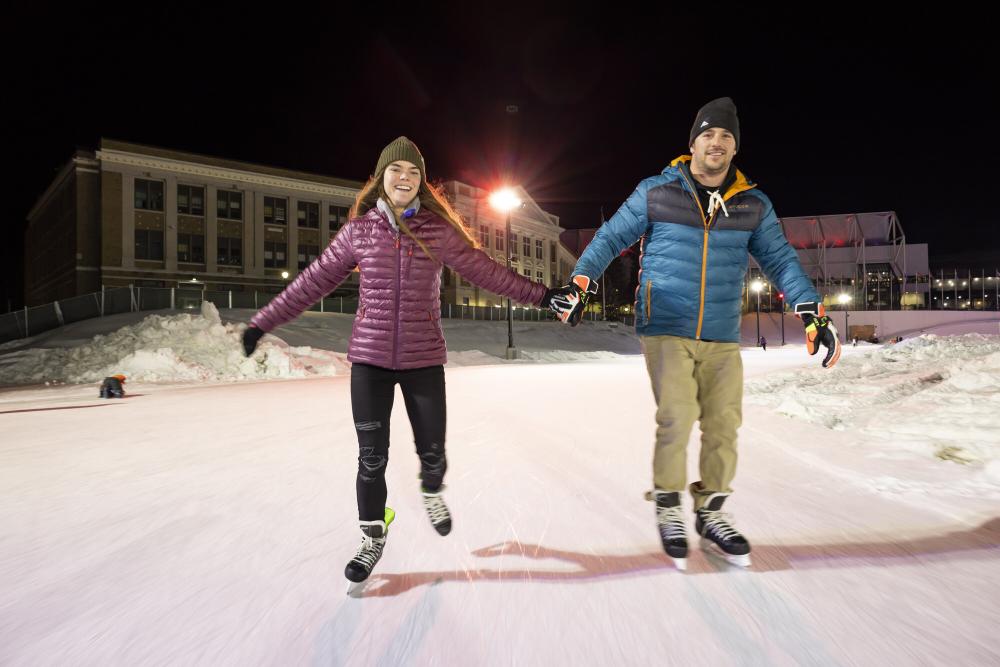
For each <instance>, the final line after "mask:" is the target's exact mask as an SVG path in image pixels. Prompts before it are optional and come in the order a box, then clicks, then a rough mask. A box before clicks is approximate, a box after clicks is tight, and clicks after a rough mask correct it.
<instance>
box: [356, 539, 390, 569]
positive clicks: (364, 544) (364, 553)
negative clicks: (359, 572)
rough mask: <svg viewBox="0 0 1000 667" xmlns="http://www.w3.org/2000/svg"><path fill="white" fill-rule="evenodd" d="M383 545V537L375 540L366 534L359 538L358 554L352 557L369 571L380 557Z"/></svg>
mask: <svg viewBox="0 0 1000 667" xmlns="http://www.w3.org/2000/svg"><path fill="white" fill-rule="evenodd" d="M384 544H385V538H384V537H377V538H376V537H372V536H371V535H367V534H366V535H365V536H364V537H363V538H361V546H360V547H358V553H357V554H355V555H354V560H355V561H356V562H358V563H361V564H362V565H364V566H365V568H366V569H369V570H370V569H371V568H372V567H374V566H375V562H376V561H377V560H378V559H379V556H381V555H382V545H384Z"/></svg>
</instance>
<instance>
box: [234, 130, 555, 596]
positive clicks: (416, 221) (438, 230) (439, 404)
mask: <svg viewBox="0 0 1000 667" xmlns="http://www.w3.org/2000/svg"><path fill="white" fill-rule="evenodd" d="M426 174H427V172H426V169H425V165H424V158H423V156H422V155H421V154H420V151H419V150H418V149H417V147H416V145H414V144H413V142H411V141H410V140H409V139H407V138H406V137H399V138H398V139H396V140H395V141H393V142H392V143H390V144H389V145H388V146H386V147H385V148H384V149H383V150H382V154H381V155H380V156H379V159H378V164H377V165H376V167H375V173H374V176H372V178H371V179H370V180H369V181H368V183H367V184H366V185H365V186H364V188H362V190H361V192H360V193H359V194H358V196H357V199H356V200H355V202H354V207H353V208H352V210H351V216H350V221H349V222H348V223H347V224H346V225H345V226H344V228H343V229H341V230H340V232H339V233H338V234H337V236H336V237H335V238H334V239H333V240H332V241H331V242H330V245H329V246H328V247H327V248H326V250H325V251H324V252H323V254H322V255H321V256H320V257H318V258H317V259H316V261H314V262H313V263H312V264H311V265H309V266H308V267H307V268H306V269H305V270H304V271H303V272H302V273H300V274H299V275H298V277H297V278H296V279H295V280H294V281H293V282H292V283H291V284H290V285H289V286H288V287H287V288H285V290H284V291H283V292H282V293H281V294H279V295H278V296H277V297H276V298H275V299H274V300H273V301H271V303H269V304H268V305H267V306H265V307H264V308H262V309H261V310H260V311H259V312H258V313H257V314H256V315H254V317H253V318H252V320H251V323H250V326H249V327H248V328H247V330H246V331H245V332H244V336H243V345H244V350H245V352H246V354H247V356H249V355H250V354H252V352H253V350H254V348H255V347H256V345H257V341H258V340H260V338H261V336H263V335H264V333H265V332H268V331H271V330H273V329H274V328H275V327H277V326H280V325H281V324H284V323H286V322H289V321H291V320H293V319H294V318H296V317H298V316H299V315H300V314H301V313H302V312H303V311H305V310H306V309H307V308H309V307H310V306H311V305H312V304H313V303H315V302H316V301H318V300H319V299H321V298H323V297H324V296H325V295H326V294H328V293H329V292H331V291H332V290H333V289H334V288H336V287H337V285H339V284H340V282H341V281H342V280H344V278H346V277H347V275H348V274H349V273H350V272H351V271H352V270H353V269H354V268H355V267H360V271H361V286H360V290H359V303H358V311H357V315H356V316H355V318H354V328H353V331H352V333H351V340H350V344H349V347H348V353H347V359H348V361H350V362H352V363H353V367H352V370H351V406H352V410H353V413H354V426H355V429H356V431H357V435H358V445H359V447H360V452H359V455H358V476H357V496H358V517H359V520H360V523H361V532H362V534H363V539H362V542H361V546H360V547H359V548H358V551H357V554H356V555H355V556H354V558H352V559H351V561H350V562H349V563H348V564H347V568H346V570H345V575H346V576H347V578H348V579H350V580H351V581H354V582H358V581H364V580H365V579H367V578H368V575H369V574H371V571H372V568H373V567H374V566H375V563H377V562H378V560H379V558H381V556H382V550H383V548H384V546H385V540H386V535H387V534H388V527H389V524H390V523H391V522H392V520H393V518H394V516H395V513H394V512H393V511H392V509H391V508H387V507H386V506H385V500H386V485H385V469H386V464H387V463H388V457H389V415H390V413H391V411H392V402H393V394H394V388H395V385H396V384H397V383H398V384H399V385H400V388H401V390H402V393H403V400H404V402H405V403H406V411H407V415H408V416H409V418H410V425H411V426H412V427H413V436H414V440H415V442H416V447H417V454H418V455H419V457H420V480H421V492H422V494H423V499H424V507H425V509H426V510H427V514H428V516H429V517H430V520H431V524H432V525H433V526H434V528H435V529H436V530H437V532H438V533H440V534H441V535H447V534H448V533H449V532H450V531H451V514H450V513H449V511H448V508H447V506H446V505H445V504H444V501H443V499H442V497H441V492H442V490H443V489H444V485H443V481H444V474H445V470H446V469H447V461H446V458H445V446H444V443H445V415H446V409H445V382H444V363H445V362H446V361H447V353H446V349H445V341H444V335H443V333H442V331H441V298H440V292H441V267H442V266H443V265H447V266H449V267H451V268H453V269H454V270H456V271H457V272H458V273H460V274H461V276H462V277H463V278H464V279H466V280H468V281H470V282H472V283H475V284H476V285H479V286H480V287H482V288H484V289H487V290H489V291H491V292H494V293H496V294H502V295H504V296H508V297H510V298H511V299H513V300H514V301H518V302H520V303H526V304H537V305H540V306H543V307H553V298H556V300H557V302H558V303H562V302H561V300H560V297H561V296H565V295H564V294H563V293H564V292H565V290H563V289H555V290H548V289H546V287H545V285H542V284H540V283H534V282H532V281H530V280H528V279H527V278H524V277H522V276H520V275H518V274H517V273H516V272H515V271H512V270H509V269H507V268H505V267H504V266H502V265H501V264H499V263H497V262H495V261H493V259H491V258H490V256H489V255H487V254H486V253H484V252H483V251H481V250H478V249H477V248H476V247H475V242H474V241H473V239H472V238H471V237H470V236H469V234H468V232H466V230H465V228H464V227H463V226H462V223H461V220H460V218H459V216H458V214H456V213H455V211H454V210H452V208H451V206H450V205H449V204H448V201H447V200H446V199H445V198H444V197H443V196H442V195H441V193H440V192H438V191H437V190H435V189H434V188H433V187H431V186H430V185H428V183H427V176H426ZM554 309H557V308H555V307H554Z"/></svg>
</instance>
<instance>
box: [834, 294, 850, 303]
mask: <svg viewBox="0 0 1000 667" xmlns="http://www.w3.org/2000/svg"><path fill="white" fill-rule="evenodd" d="M837 300H838V301H840V303H850V301H851V295H850V294H841V295H839V296H838V297H837Z"/></svg>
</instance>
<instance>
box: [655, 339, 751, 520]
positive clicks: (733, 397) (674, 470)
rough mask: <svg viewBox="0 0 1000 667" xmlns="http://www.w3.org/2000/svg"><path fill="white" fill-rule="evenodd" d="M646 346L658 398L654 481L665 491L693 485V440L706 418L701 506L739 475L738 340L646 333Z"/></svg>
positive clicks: (740, 366) (740, 391)
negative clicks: (689, 451) (690, 480)
mask: <svg viewBox="0 0 1000 667" xmlns="http://www.w3.org/2000/svg"><path fill="white" fill-rule="evenodd" d="M641 340H642V351H643V354H644V355H645V357H646V368H647V370H648V371H649V379H650V381H651V382H652V385H653V396H654V397H655V398H656V405H657V409H656V449H655V451H654V453H653V484H654V486H655V487H656V488H657V489H660V490H663V491H681V492H683V491H684V489H685V487H686V486H687V444H688V439H689V438H690V436H691V427H692V426H694V422H695V420H700V422H701V456H700V460H699V466H700V471H701V484H700V485H697V486H696V487H694V488H692V494H693V495H694V499H695V509H698V508H700V507H701V506H702V505H703V504H704V502H705V500H706V499H707V498H708V496H710V495H711V494H713V493H731V492H732V489H731V488H729V485H730V483H731V482H732V481H733V477H734V476H735V475H736V431H737V429H739V427H740V423H741V422H742V419H743V360H742V359H741V358H740V346H739V344H738V343H714V342H708V341H699V340H693V339H690V338H679V337H677V336H643V337H642V339H641Z"/></svg>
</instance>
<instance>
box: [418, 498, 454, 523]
mask: <svg viewBox="0 0 1000 667" xmlns="http://www.w3.org/2000/svg"><path fill="white" fill-rule="evenodd" d="M424 508H425V509H426V510H427V514H428V515H429V516H430V518H431V523H433V524H434V525H435V526H436V525H437V524H439V523H441V522H442V521H444V520H445V519H448V518H450V515H449V514H448V506H447V505H445V504H444V500H442V499H441V495H440V494H433V495H432V494H428V493H425V494H424Z"/></svg>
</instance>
